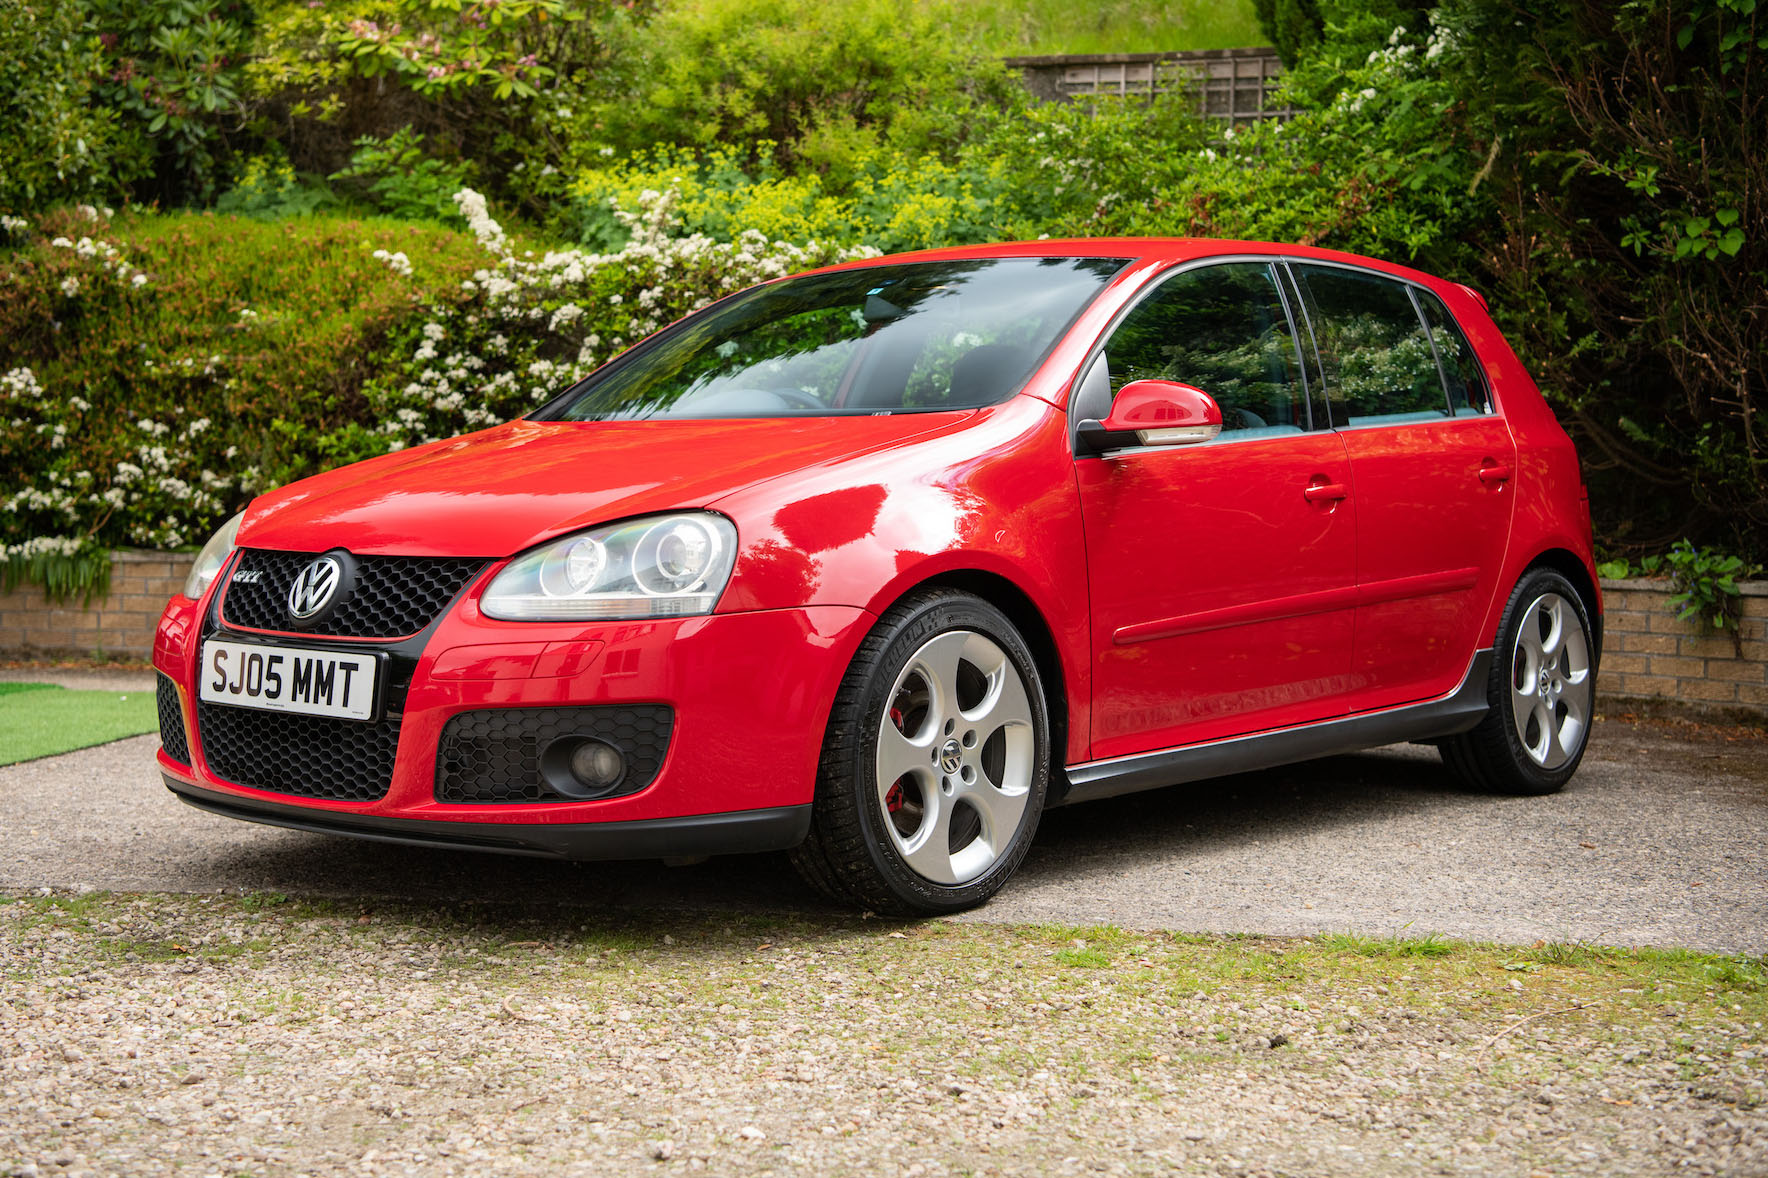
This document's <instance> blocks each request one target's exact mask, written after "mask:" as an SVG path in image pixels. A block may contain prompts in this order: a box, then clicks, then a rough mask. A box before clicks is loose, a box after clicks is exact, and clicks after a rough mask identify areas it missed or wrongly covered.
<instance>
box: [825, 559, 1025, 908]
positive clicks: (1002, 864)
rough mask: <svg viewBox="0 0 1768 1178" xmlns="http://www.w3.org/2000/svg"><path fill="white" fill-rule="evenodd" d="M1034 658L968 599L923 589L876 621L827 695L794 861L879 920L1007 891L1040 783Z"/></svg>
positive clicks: (998, 616)
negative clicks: (807, 823)
mask: <svg viewBox="0 0 1768 1178" xmlns="http://www.w3.org/2000/svg"><path fill="white" fill-rule="evenodd" d="M1049 727H1050V726H1049V718H1048V709H1047V706H1046V704H1045V701H1044V695H1043V688H1042V684H1041V683H1040V681H1039V678H1038V673H1037V666H1036V663H1035V662H1034V661H1033V660H1032V657H1031V652H1030V650H1029V649H1028V648H1027V647H1026V645H1025V641H1024V639H1022V638H1021V637H1020V636H1019V633H1018V631H1017V630H1015V629H1014V628H1013V624H1012V623H1011V622H1010V621H1008V620H1007V618H1006V617H1005V615H1003V614H1002V613H1001V612H1000V611H999V610H997V609H995V608H994V607H993V606H991V605H989V604H988V603H987V602H985V601H983V600H981V599H980V598H976V597H972V596H970V595H968V594H965V593H960V592H957V591H955V590H929V591H925V592H920V593H916V594H914V595H912V596H911V597H909V598H906V599H905V600H903V601H902V602H900V603H898V604H897V605H896V606H894V607H892V608H891V609H890V610H888V611H887V612H886V613H885V614H884V616H883V617H882V618H880V619H879V621H878V625H877V627H876V628H875V629H874V630H873V631H872V633H871V634H870V635H869V636H868V637H867V638H866V640H865V642H864V643H863V644H862V645H861V647H860V650H859V653H858V654H857V655H856V656H855V657H854V661H853V665H852V666H851V667H850V668H849V669H848V673H847V677H846V679H845V680H844V681H843V682H842V686H841V690H840V692H839V693H838V695H837V696H836V700H835V707H834V709H833V711H832V713H831V715H830V718H829V731H828V735H827V737H826V738H825V742H824V747H823V757H822V763H821V766H820V768H819V771H818V778H817V793H816V804H815V808H814V810H813V817H812V821H811V831H810V836H809V838H808V839H806V840H805V842H804V844H803V845H802V846H800V847H799V848H798V849H797V850H796V851H794V852H793V856H792V858H793V863H794V865H795V866H796V867H797V868H798V870H799V872H800V873H801V874H802V875H803V876H804V877H805V879H806V880H808V881H809V882H810V883H811V884H812V885H814V886H815V887H817V888H818V889H820V890H821V891H823V892H825V893H827V894H828V895H830V896H833V897H835V898H836V899H839V900H842V901H845V902H849V903H855V904H859V905H861V906H863V907H866V908H870V909H872V910H874V911H878V912H892V913H903V914H907V913H936V912H953V911H957V910H959V909H963V908H970V907H973V906H975V905H977V904H980V903H982V902H983V901H984V900H986V899H988V898H989V897H990V896H992V895H993V894H994V893H995V892H997V891H999V890H1000V888H1001V885H1003V884H1004V883H1006V881H1007V878H1008V877H1009V876H1011V875H1012V874H1013V871H1014V869H1015V868H1017V867H1018V866H1019V861H1020V860H1021V859H1023V858H1024V857H1025V852H1026V850H1027V848H1028V847H1029V846H1030V845H1031V839H1032V835H1033V833H1034V832H1035V831H1036V829H1037V822H1038V817H1039V814H1040V813H1041V812H1042V809H1043V803H1044V795H1045V792H1046V790H1047V788H1048V783H1049V754H1050V750H1049Z"/></svg>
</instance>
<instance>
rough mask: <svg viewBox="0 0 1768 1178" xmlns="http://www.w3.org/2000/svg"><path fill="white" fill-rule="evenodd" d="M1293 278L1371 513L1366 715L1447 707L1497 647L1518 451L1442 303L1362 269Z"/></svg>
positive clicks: (1365, 559)
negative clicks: (1481, 651) (1483, 654)
mask: <svg viewBox="0 0 1768 1178" xmlns="http://www.w3.org/2000/svg"><path fill="white" fill-rule="evenodd" d="M1292 269H1293V272H1294V275H1295V279H1296V281H1297V283H1298V284H1299V286H1300V288H1301V291H1302V302H1303V305H1304V306H1305V308H1306V311H1307V318H1308V321H1309V323H1310V325H1311V327H1312V334H1313V339H1314V342H1315V344H1316V345H1317V347H1318V351H1319V360H1320V364H1321V367H1322V368H1323V369H1324V370H1325V380H1326V388H1327V396H1328V401H1329V408H1330V412H1331V415H1332V424H1333V428H1334V430H1335V431H1336V432H1337V433H1338V434H1339V436H1340V437H1341V438H1343V440H1344V445H1345V451H1346V453H1347V454H1348V455H1349V458H1350V468H1351V488H1352V494H1353V496H1354V497H1355V499H1356V503H1357V596H1358V605H1357V613H1356V639H1355V642H1354V654H1353V659H1352V675H1353V676H1354V678H1355V683H1356V686H1355V689H1354V695H1353V698H1352V706H1353V708H1354V709H1355V710H1358V711H1363V710H1369V709H1374V708H1382V707H1388V706H1392V705H1395V704H1401V703H1407V702H1410V701H1415V700H1421V699H1428V698H1431V697H1434V696H1438V695H1441V694H1443V693H1445V692H1448V691H1451V690H1453V689H1454V688H1455V687H1456V686H1457V685H1458V684H1459V683H1460V682H1461V680H1462V678H1463V677H1464V676H1465V674H1466V673H1467V669H1468V663H1469V660H1470V659H1471V657H1472V655H1473V653H1474V651H1475V650H1476V649H1477V648H1478V647H1480V646H1481V645H1483V644H1484V636H1483V635H1481V634H1480V633H1479V627H1480V626H1481V624H1482V623H1483V621H1484V618H1485V616H1486V612H1487V607H1488V606H1489V604H1490V603H1491V600H1492V597H1493V594H1495V593H1497V592H1498V591H1499V589H1500V586H1499V585H1498V583H1497V580H1498V576H1499V574H1500V571H1501V569H1502V566H1503V562H1504V549H1505V546H1506V544H1507V543H1508V542H1509V538H1510V514H1511V505H1512V504H1513V503H1514V502H1515V498H1516V496H1515V493H1514V491H1513V489H1512V487H1511V480H1512V479H1513V478H1514V471H1515V461H1516V445H1515V443H1514V441H1513V440H1512V438H1511V435H1510V430H1509V428H1508V426H1507V425H1506V424H1505V422H1504V419H1503V418H1502V417H1500V416H1498V415H1497V414H1496V413H1495V412H1494V407H1493V405H1492V403H1491V397H1490V394H1489V386H1488V385H1487V383H1486V381H1485V377H1484V375H1483V373H1482V372H1481V371H1480V368H1479V364H1478V361H1477V359H1476V357H1475V356H1474V353H1473V351H1472V349H1471V347H1469V346H1468V343H1467V340H1466V338H1465V337H1464V336H1463V335H1462V334H1461V332H1460V330H1459V328H1457V327H1456V326H1455V323H1454V320H1453V319H1452V318H1451V317H1450V315H1449V313H1448V311H1447V309H1446V308H1444V307H1443V305H1442V302H1441V301H1440V300H1439V299H1437V298H1436V296H1435V295H1433V294H1431V293H1430V292H1429V291H1427V290H1425V289H1424V288H1423V287H1420V286H1416V285H1413V284H1410V283H1406V282H1402V281H1400V280H1399V279H1396V278H1390V277H1388V276H1386V275H1380V274H1375V273H1372V272H1370V271H1366V270H1360V269H1356V268H1353V267H1348V266H1338V265H1327V264H1312V263H1297V264H1294V265H1293V267H1292Z"/></svg>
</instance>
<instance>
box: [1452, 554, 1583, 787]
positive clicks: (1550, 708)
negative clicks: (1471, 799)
mask: <svg viewBox="0 0 1768 1178" xmlns="http://www.w3.org/2000/svg"><path fill="white" fill-rule="evenodd" d="M1596 657H1597V647H1596V642H1595V640H1594V638H1593V637H1592V631H1591V628H1590V614H1589V612H1588V608H1587V607H1586V606H1585V604H1584V600H1583V598H1582V597H1580V596H1579V594H1578V590H1577V588H1576V587H1574V586H1573V585H1572V583H1571V582H1570V581H1568V580H1566V578H1565V576H1564V574H1562V573H1559V572H1557V571H1555V570H1553V569H1550V568H1533V569H1530V570H1529V571H1528V572H1527V573H1524V574H1523V577H1522V580H1520V581H1518V582H1517V584H1516V587H1515V589H1513V590H1512V591H1511V594H1510V600H1509V602H1508V603H1507V604H1506V605H1505V607H1504V617H1503V620H1502V621H1501V622H1499V624H1498V641H1497V645H1496V648H1495V649H1494V651H1493V665H1492V668H1491V674H1490V675H1489V677H1488V679H1487V683H1486V703H1487V705H1488V710H1487V712H1486V715H1485V718H1484V719H1482V720H1481V721H1480V722H1479V724H1478V726H1477V727H1475V728H1474V729H1473V730H1472V731H1469V732H1463V733H1461V734H1460V735H1459V736H1451V737H1448V738H1447V739H1445V740H1442V741H1440V742H1439V743H1438V747H1439V748H1441V749H1442V752H1443V761H1444V762H1445V763H1446V764H1447V765H1448V766H1449V768H1450V769H1452V770H1454V771H1455V774H1456V775H1457V776H1459V777H1460V778H1461V779H1462V780H1463V781H1464V782H1466V783H1467V784H1469V785H1471V786H1473V787H1474V788H1476V789H1484V790H1490V791H1492V792H1494V793H1507V794H1545V793H1552V792H1553V791H1554V790H1557V789H1559V788H1560V787H1562V786H1563V785H1565V783H1566V782H1567V781H1568V780H1570V779H1571V775H1572V774H1573V773H1574V772H1576V771H1577V768H1578V761H1579V760H1580V759H1581V758H1582V757H1583V755H1584V746H1585V744H1586V743H1587V742H1588V741H1589V739H1590V720H1591V715H1592V710H1593V707H1594V704H1595V691H1596Z"/></svg>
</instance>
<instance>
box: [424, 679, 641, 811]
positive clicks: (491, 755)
mask: <svg viewBox="0 0 1768 1178" xmlns="http://www.w3.org/2000/svg"><path fill="white" fill-rule="evenodd" d="M673 726H674V713H673V712H671V711H670V709H669V708H667V707H664V706H663V705H661V704H638V705H628V706H624V707H599V708H510V709H507V710H498V711H481V712H462V713H461V714H460V715H458V716H455V717H453V718H452V719H450V720H449V721H448V724H447V726H446V727H444V728H443V729H442V742H441V744H440V745H439V746H438V747H437V750H436V800H437V801H439V802H490V803H496V802H558V801H581V800H582V799H581V798H574V797H567V796H566V795H564V794H561V793H559V792H558V791H556V790H554V789H553V788H552V787H551V786H549V785H548V784H547V783H546V780H545V778H543V777H542V776H541V773H540V754H541V751H542V750H543V749H545V748H546V746H547V745H548V744H550V743H552V742H553V741H554V740H557V739H558V738H559V737H562V736H584V737H590V738H593V739H595V740H601V741H606V742H607V743H608V744H611V745H613V746H614V747H615V748H618V749H620V750H621V751H622V752H624V753H625V754H626V767H627V768H626V776H625V777H624V778H623V779H622V780H621V781H620V783H619V785H617V786H616V787H615V788H614V789H612V790H610V791H609V792H608V793H605V794H600V795H598V797H618V796H619V795H621V794H629V793H637V792H638V791H639V790H641V789H643V788H644V787H645V786H647V785H649V784H651V782H652V781H653V780H655V779H656V776H657V772H658V770H660V769H661V768H662V767H663V756H664V754H665V753H666V752H668V751H669V733H670V730H671V728H673Z"/></svg>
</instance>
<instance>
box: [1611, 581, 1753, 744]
mask: <svg viewBox="0 0 1768 1178" xmlns="http://www.w3.org/2000/svg"><path fill="white" fill-rule="evenodd" d="M1741 588H1742V589H1743V598H1742V603H1741V604H1742V611H1741V612H1742V614H1743V625H1742V626H1741V627H1739V633H1740V635H1741V636H1742V638H1743V653H1742V655H1739V654H1738V652H1737V647H1736V646H1735V645H1733V643H1732V641H1731V634H1730V633H1729V632H1726V633H1724V634H1721V633H1719V632H1718V631H1716V630H1714V629H1713V628H1712V627H1711V626H1709V625H1707V624H1706V623H1705V622H1702V621H1700V620H1698V619H1694V620H1690V621H1686V622H1682V621H1678V620H1677V619H1676V611H1675V610H1673V609H1671V608H1670V596H1671V590H1670V588H1669V586H1668V583H1667V582H1665V581H1661V580H1655V581H1642V580H1633V581H1604V582H1603V583H1602V604H1603V614H1604V626H1605V630H1604V634H1603V644H1602V672H1601V676H1600V678H1599V679H1598V681H1597V683H1598V686H1599V687H1600V688H1601V691H1602V694H1603V695H1605V696H1610V697H1617V698H1625V699H1666V700H1675V701H1677V702H1680V703H1684V704H1691V705H1694V706H1696V707H1699V708H1706V709H1720V710H1726V711H1735V712H1747V713H1752V714H1754V715H1760V716H1768V581H1755V582H1748V583H1745V584H1744V585H1743V586H1742V587H1741Z"/></svg>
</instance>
